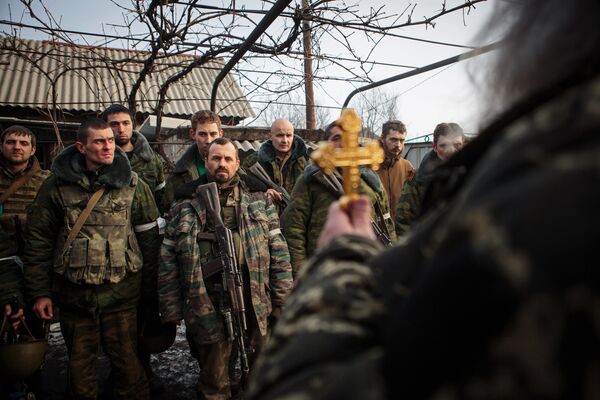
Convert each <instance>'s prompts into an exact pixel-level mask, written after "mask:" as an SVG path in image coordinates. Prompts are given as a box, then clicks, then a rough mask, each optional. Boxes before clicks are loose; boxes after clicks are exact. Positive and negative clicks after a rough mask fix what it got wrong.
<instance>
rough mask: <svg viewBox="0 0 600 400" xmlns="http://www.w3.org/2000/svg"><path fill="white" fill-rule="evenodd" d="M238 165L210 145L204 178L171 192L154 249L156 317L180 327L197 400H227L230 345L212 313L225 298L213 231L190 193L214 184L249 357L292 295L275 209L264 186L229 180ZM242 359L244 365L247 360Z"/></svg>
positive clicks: (247, 179)
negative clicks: (193, 368)
mask: <svg viewBox="0 0 600 400" xmlns="http://www.w3.org/2000/svg"><path fill="white" fill-rule="evenodd" d="M239 164H240V161H239V158H238V153H237V150H236V148H235V145H234V144H233V143H232V142H231V141H230V140H229V139H226V138H218V139H215V140H214V141H213V142H212V143H211V145H210V147H209V151H208V156H207V159H206V176H204V177H201V178H199V179H198V180H196V181H192V182H190V183H188V184H186V185H184V186H183V187H181V188H180V189H179V190H178V191H177V192H176V196H175V197H176V200H175V203H174V205H173V207H172V208H171V211H170V213H169V214H170V215H169V221H168V223H167V228H166V231H165V238H164V240H163V244H162V247H161V255H160V267H159V282H158V284H159V299H160V311H161V317H162V319H163V322H165V323H166V322H179V321H180V320H181V319H184V320H185V324H186V335H187V339H188V342H189V344H190V350H191V352H192V355H193V356H194V357H195V358H196V359H197V360H198V363H199V365H200V378H199V380H198V391H199V393H200V395H201V396H202V398H204V399H228V398H230V397H231V395H232V393H231V388H230V384H231V383H232V382H230V381H231V379H230V366H231V362H230V356H231V354H232V343H231V342H229V341H227V339H226V336H225V327H224V321H223V316H222V314H221V311H222V309H221V308H220V305H221V304H222V302H223V296H224V295H225V294H224V293H223V286H222V282H223V280H222V266H221V260H220V259H219V258H218V254H219V249H218V245H217V243H216V238H215V234H214V223H213V221H212V220H211V217H210V215H207V211H206V208H205V206H204V203H203V201H202V199H201V198H200V197H199V196H198V194H197V193H196V188H197V187H198V185H201V184H205V183H207V182H216V183H217V185H218V187H219V201H220V204H221V214H222V219H223V222H224V224H225V226H226V227H228V228H229V229H231V230H232V232H233V240H234V249H235V252H236V254H237V258H238V263H239V265H240V269H241V271H242V274H243V278H244V279H243V280H244V288H243V290H244V298H245V299H246V300H245V303H246V319H247V321H248V332H247V336H248V342H249V343H250V345H251V347H253V349H254V352H255V353H254V355H255V354H256V353H257V352H258V351H260V349H261V348H262V346H263V343H264V341H265V338H266V335H267V332H268V328H269V319H270V318H269V317H272V318H276V317H278V315H279V314H280V312H281V308H282V306H283V303H284V301H285V299H286V297H287V295H288V293H289V291H290V290H291V288H292V270H291V266H290V261H289V253H288V249H287V245H286V243H285V239H284V238H283V235H282V234H281V230H280V228H279V218H278V217H277V210H276V207H275V206H274V204H273V203H272V202H271V200H270V199H269V197H268V196H267V195H266V193H265V191H266V186H265V185H264V184H262V183H261V182H260V181H257V180H256V179H255V178H252V177H251V176H248V175H240V174H238V173H237V171H238V168H239ZM215 268H216V269H215ZM209 271H212V272H209ZM233 354H234V353H233ZM249 356H250V357H249V358H250V365H251V364H252V359H253V358H254V357H253V355H252V354H249ZM234 394H235V393H234Z"/></svg>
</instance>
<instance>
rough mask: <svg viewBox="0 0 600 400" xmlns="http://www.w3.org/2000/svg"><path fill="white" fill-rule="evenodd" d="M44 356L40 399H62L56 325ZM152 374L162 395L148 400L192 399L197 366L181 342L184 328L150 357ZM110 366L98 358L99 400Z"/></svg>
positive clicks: (62, 362)
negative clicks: (170, 343) (168, 345)
mask: <svg viewBox="0 0 600 400" xmlns="http://www.w3.org/2000/svg"><path fill="white" fill-rule="evenodd" d="M48 344H49V346H48V353H47V354H46V361H45V364H44V366H43V370H42V396H41V398H42V399H48V400H58V399H64V398H65V388H66V384H67V350H66V348H65V344H64V340H63V338H62V335H61V334H60V327H59V325H58V324H53V325H52V327H51V329H50V333H49V336H48ZM151 365H152V369H153V371H154V372H155V373H156V374H157V375H158V376H160V377H161V378H162V381H163V383H164V385H165V391H164V392H163V393H161V394H157V395H153V396H152V399H165V400H175V399H181V400H187V399H196V398H197V395H196V390H195V387H196V382H197V380H198V363H197V362H196V360H195V359H194V358H193V357H192V356H191V355H190V351H189V348H188V344H187V341H186V339H185V327H184V324H181V326H179V327H178V328H177V338H176V339H175V343H174V344H173V346H171V348H170V349H169V350H167V351H165V352H164V353H161V354H155V355H152V360H151ZM109 372H110V364H109V362H108V359H107V358H106V357H105V356H104V355H102V356H101V357H100V360H99V363H98V379H99V392H100V399H102V400H108V399H111V398H112V397H111V396H110V391H109V390H107V389H108V384H107V380H108V374H109Z"/></svg>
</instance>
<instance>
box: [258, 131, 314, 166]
mask: <svg viewBox="0 0 600 400" xmlns="http://www.w3.org/2000/svg"><path fill="white" fill-rule="evenodd" d="M306 153H307V148H306V144H305V143H304V140H302V138H301V137H300V136H298V135H294V141H293V142H292V155H291V156H290V161H294V160H297V159H298V158H300V157H306ZM274 160H275V147H274V146H273V142H272V141H271V139H269V140H267V141H266V142H264V143H263V144H262V146H260V149H258V161H261V162H271V161H274Z"/></svg>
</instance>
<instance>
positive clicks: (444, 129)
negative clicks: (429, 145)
mask: <svg viewBox="0 0 600 400" xmlns="http://www.w3.org/2000/svg"><path fill="white" fill-rule="evenodd" d="M448 135H460V136H462V137H463V139H464V138H465V132H464V131H463V129H462V128H461V126H460V125H459V124H457V123H454V122H442V123H441V124H437V126H436V127H435V129H434V130H433V144H436V143H437V142H438V140H439V138H440V136H448Z"/></svg>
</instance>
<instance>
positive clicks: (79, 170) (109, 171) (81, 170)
mask: <svg viewBox="0 0 600 400" xmlns="http://www.w3.org/2000/svg"><path fill="white" fill-rule="evenodd" d="M51 171H52V173H53V174H54V175H56V176H57V177H58V178H60V179H62V180H63V181H65V182H68V183H74V184H84V185H85V183H87V182H88V178H87V176H86V175H85V171H86V169H85V157H83V155H82V154H81V153H80V152H79V151H78V150H77V147H76V146H75V145H74V144H72V145H70V146H68V147H67V148H65V149H64V150H63V151H61V152H60V154H59V155H58V156H56V158H55V159H54V162H53V163H52V168H51ZM98 182H99V183H100V184H103V185H107V186H111V187H114V188H117V189H120V188H123V187H125V186H128V185H129V183H130V182H131V165H130V164H129V159H128V158H127V155H126V154H125V153H124V152H123V150H121V149H120V148H119V147H118V146H116V147H115V158H114V160H113V163H112V164H111V165H107V166H106V167H104V168H102V169H100V170H99V176H98ZM85 186H87V185H85Z"/></svg>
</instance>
